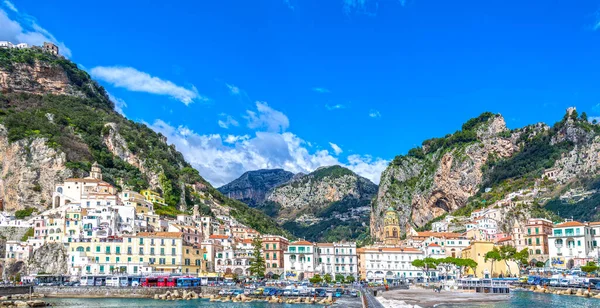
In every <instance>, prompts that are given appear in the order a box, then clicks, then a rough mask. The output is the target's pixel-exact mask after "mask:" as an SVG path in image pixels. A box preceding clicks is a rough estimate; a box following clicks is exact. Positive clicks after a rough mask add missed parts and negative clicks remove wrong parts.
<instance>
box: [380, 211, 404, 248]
mask: <svg viewBox="0 0 600 308" xmlns="http://www.w3.org/2000/svg"><path fill="white" fill-rule="evenodd" d="M383 232H384V242H385V244H386V245H398V244H399V243H400V222H399V219H398V213H397V212H396V210H394V209H393V208H392V207H389V208H388V209H387V211H386V212H385V217H384V219H383Z"/></svg>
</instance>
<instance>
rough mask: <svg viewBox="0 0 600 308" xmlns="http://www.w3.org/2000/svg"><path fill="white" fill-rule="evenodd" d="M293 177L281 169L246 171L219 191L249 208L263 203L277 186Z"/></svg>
mask: <svg viewBox="0 0 600 308" xmlns="http://www.w3.org/2000/svg"><path fill="white" fill-rule="evenodd" d="M293 176H294V174H293V173H291V172H289V171H285V170H283V169H270V170H269V169H265V170H256V171H248V172H245V173H244V174H242V176H240V177H239V178H238V179H236V180H234V181H233V182H231V183H229V184H226V185H223V186H221V187H220V188H219V191H220V192H221V193H223V194H224V195H226V196H228V197H230V198H234V199H237V200H240V201H242V202H244V203H246V204H248V205H250V206H256V205H258V204H261V203H263V202H264V201H265V199H266V195H267V194H268V193H270V192H271V190H272V189H273V188H275V187H277V186H280V185H282V184H284V183H287V182H288V181H290V180H291V179H292V177H293Z"/></svg>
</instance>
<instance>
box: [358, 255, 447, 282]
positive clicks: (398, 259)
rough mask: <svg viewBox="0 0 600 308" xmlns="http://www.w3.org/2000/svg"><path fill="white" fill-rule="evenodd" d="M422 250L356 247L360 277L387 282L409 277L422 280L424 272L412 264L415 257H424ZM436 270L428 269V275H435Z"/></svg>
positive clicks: (424, 275)
mask: <svg viewBox="0 0 600 308" xmlns="http://www.w3.org/2000/svg"><path fill="white" fill-rule="evenodd" d="M424 258H425V254H424V253H423V251H421V250H419V249H416V248H410V247H364V248H359V249H358V260H359V270H360V278H361V279H364V280H367V281H369V282H383V280H384V279H385V280H386V281H388V283H393V282H394V281H398V280H403V279H409V280H414V279H418V280H423V279H424V278H425V277H426V274H425V272H424V271H423V270H422V269H420V268H417V267H414V266H413V265H412V262H413V261H414V260H417V259H424ZM436 276H437V273H436V270H434V269H431V270H430V271H429V277H436Z"/></svg>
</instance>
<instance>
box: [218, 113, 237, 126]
mask: <svg viewBox="0 0 600 308" xmlns="http://www.w3.org/2000/svg"><path fill="white" fill-rule="evenodd" d="M221 117H224V119H221V120H219V121H218V122H217V123H218V124H219V126H220V127H221V128H225V129H227V128H229V127H231V126H239V125H240V123H238V121H236V120H235V119H234V118H233V117H232V116H230V115H228V114H224V113H221Z"/></svg>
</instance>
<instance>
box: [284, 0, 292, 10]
mask: <svg viewBox="0 0 600 308" xmlns="http://www.w3.org/2000/svg"><path fill="white" fill-rule="evenodd" d="M283 2H284V3H285V5H287V7H288V8H289V9H290V10H292V11H293V10H294V5H293V4H292V3H291V0H283Z"/></svg>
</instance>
